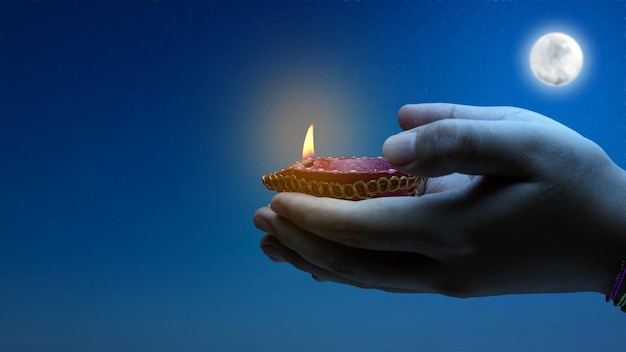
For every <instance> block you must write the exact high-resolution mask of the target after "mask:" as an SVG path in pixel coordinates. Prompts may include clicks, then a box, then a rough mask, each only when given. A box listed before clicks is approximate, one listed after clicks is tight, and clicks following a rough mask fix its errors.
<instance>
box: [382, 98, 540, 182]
mask: <svg viewBox="0 0 626 352" xmlns="http://www.w3.org/2000/svg"><path fill="white" fill-rule="evenodd" d="M470 110H471V109H470ZM432 116H433V115H431V117H429V118H432ZM440 116H441V115H440ZM496 116H498V115H493V116H492V117H493V118H494V119H495V118H496ZM541 135H542V131H541V130H540V128H539V127H537V126H535V125H532V124H529V123H527V122H523V121H471V120H465V119H443V120H436V121H434V122H431V123H428V124H426V125H423V126H420V127H417V128H415V129H413V130H410V131H406V132H402V133H399V134H397V135H394V136H391V137H389V138H388V139H387V140H386V141H385V144H384V145H383V155H384V156H385V158H387V160H389V162H390V163H391V164H392V165H393V166H394V167H396V168H398V169H400V170H401V171H403V172H407V173H410V174H414V175H421V176H428V177H435V176H443V175H448V174H451V173H454V172H460V173H464V174H470V175H479V174H480V175H499V176H511V177H518V178H523V177H528V176H529V175H530V174H531V173H532V171H533V169H532V166H533V165H532V163H531V162H532V159H533V155H535V153H534V152H535V151H536V149H537V147H538V146H540V145H541V143H543V141H541V140H540V139H541Z"/></svg>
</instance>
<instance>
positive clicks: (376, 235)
mask: <svg viewBox="0 0 626 352" xmlns="http://www.w3.org/2000/svg"><path fill="white" fill-rule="evenodd" d="M399 122H400V125H401V127H402V128H403V129H404V130H405V131H404V132H401V133H399V134H397V135H395V136H392V137H390V138H389V139H388V140H387V141H386V142H385V145H384V146H383V154H384V156H385V157H386V158H387V159H388V160H389V161H390V163H391V164H392V165H394V166H395V167H397V168H398V169H400V170H402V171H404V172H407V173H410V174H415V175H420V176H426V177H429V178H430V179H429V183H428V186H427V188H426V193H425V194H424V195H423V196H420V197H389V198H375V199H368V200H364V201H357V202H355V201H345V200H337V199H331V198H318V197H313V196H309V195H305V194H297V193H280V194H278V195H276V196H275V197H274V199H273V200H272V203H271V204H270V206H268V207H263V208H260V209H258V210H257V211H256V213H255V214H254V222H255V225H256V226H257V227H258V228H259V229H261V230H263V231H266V232H268V235H266V236H265V237H264V238H263V239H262V240H261V247H262V248H263V250H264V251H265V253H266V254H267V255H268V256H270V258H273V259H274V260H275V261H288V262H290V263H291V264H292V265H294V266H295V267H297V268H299V269H301V270H303V271H306V272H309V273H311V274H312V275H313V276H314V278H316V279H317V280H319V281H334V282H339V283H345V284H350V285H354V286H357V287H365V288H378V289H382V290H385V291H392V292H431V293H442V294H445V295H449V296H456V297H470V296H486V295H499V294H509V293H535V292H576V291H595V292H602V293H606V291H607V290H608V289H610V286H611V284H612V280H613V279H614V277H615V272H616V270H617V267H616V266H617V265H618V264H619V262H620V260H621V259H622V257H623V256H624V255H626V231H625V230H626V215H624V209H626V175H625V172H624V170H622V169H621V168H619V167H618V166H617V165H615V164H614V163H613V162H612V161H611V160H610V159H609V157H608V156H607V155H606V153H604V151H603V150H602V149H601V148H600V147H599V146H597V145H596V144H595V143H593V142H592V141H590V140H588V139H586V138H584V137H582V136H581V135H579V134H578V133H576V132H574V131H572V130H571V129H569V128H567V127H565V126H563V125H561V124H559V123H557V122H556V121H554V120H551V119H549V118H547V117H545V116H542V115H539V114H537V113H534V112H531V111H527V110H523V109H519V108H512V107H473V106H462V105H453V104H418V105H407V106H404V107H403V108H402V109H401V110H400V112H399Z"/></svg>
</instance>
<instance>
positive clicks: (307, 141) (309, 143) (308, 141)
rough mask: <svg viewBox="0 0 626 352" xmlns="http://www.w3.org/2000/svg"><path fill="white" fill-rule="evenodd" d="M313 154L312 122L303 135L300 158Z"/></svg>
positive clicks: (309, 156) (310, 156)
mask: <svg viewBox="0 0 626 352" xmlns="http://www.w3.org/2000/svg"><path fill="white" fill-rule="evenodd" d="M314 155H315V142H313V124H311V126H309V129H308V130H307V131H306V137H304V145H303V146H302V160H304V159H307V158H312V157H313V156H314Z"/></svg>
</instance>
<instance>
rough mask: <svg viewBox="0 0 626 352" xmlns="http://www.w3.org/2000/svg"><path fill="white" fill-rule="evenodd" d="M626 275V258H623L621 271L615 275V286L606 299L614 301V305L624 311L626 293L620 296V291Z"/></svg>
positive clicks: (625, 307)
mask: <svg viewBox="0 0 626 352" xmlns="http://www.w3.org/2000/svg"><path fill="white" fill-rule="evenodd" d="M625 277H626V258H624V259H623V260H622V263H621V264H620V267H619V271H618V273H617V276H616V277H615V283H614V284H613V287H612V288H611V290H610V291H609V293H607V295H606V297H605V300H606V301H607V302H610V301H613V305H614V306H616V307H620V308H621V310H622V311H623V312H626V293H624V294H622V296H621V297H619V298H618V295H619V292H620V290H621V288H622V284H623V283H624V278H625Z"/></svg>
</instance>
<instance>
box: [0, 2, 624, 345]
mask: <svg viewBox="0 0 626 352" xmlns="http://www.w3.org/2000/svg"><path fill="white" fill-rule="evenodd" d="M551 31H560V32H565V33H568V34H569V35H571V36H572V37H574V38H575V39H576V40H578V42H579V44H580V46H581V47H582V50H583V53H584V59H585V62H584V66H583V69H582V72H581V74H580V76H579V77H578V78H577V79H576V80H575V81H574V82H572V83H571V84H569V85H566V86H563V87H556V88H555V87H549V86H547V85H544V84H542V83H540V82H539V81H537V80H536V79H535V77H534V76H533V75H532V73H531V71H530V69H529V65H528V53H529V51H530V48H531V46H532V44H533V42H534V41H535V40H536V39H537V38H539V37H540V36H541V35H543V34H545V33H547V32H551ZM418 102H456V103H463V104H472V105H514V106H520V107H523V108H527V109H531V110H534V111H537V112H540V113H542V114H544V115H547V116H550V117H552V118H554V119H556V120H558V121H560V122H562V123H564V124H565V125H567V126H569V127H571V128H573V129H575V130H577V131H578V132H580V133H581V134H583V135H584V136H586V137H588V138H590V139H592V140H594V141H595V142H597V143H598V144H599V145H600V146H602V147H603V148H604V149H605V150H606V151H607V153H608V154H609V155H610V156H611V158H612V159H613V160H614V161H615V162H616V163H617V164H618V165H620V166H621V167H623V168H624V167H626V2H624V1H578V2H565V1H484V2H478V1H463V2H460V1H366V0H361V1H354V0H346V1H343V0H342V1H318V0H312V1H302V0H291V1H260V0H258V1H174V0H171V1H164V0H159V1H60V0H59V1H52V0H50V1H46V0H43V1H8V0H0V351H2V352H4V351H7V352H13V351H15V352H19V351H339V350H342V351H382V350H388V351H417V350H421V351H470V350H480V351H508V352H514V351H529V350H531V351H591V350H594V351H595V350H608V349H609V348H610V349H613V350H620V349H623V348H624V346H625V343H626V342H624V339H623V336H624V334H623V333H624V331H625V328H626V315H624V314H623V313H621V312H619V310H617V309H616V308H614V307H612V306H611V305H609V304H607V303H604V297H603V296H602V295H600V294H597V293H580V294H565V295H509V296H502V297H490V298H472V299H455V298H448V297H444V296H438V295H402V294H389V293H384V292H380V291H374V290H362V289H358V288H354V287H349V286H341V285H337V284H332V283H317V282H315V281H314V280H313V279H311V277H310V275H308V274H306V273H303V272H300V271H298V270H296V269H294V268H292V267H291V266H289V265H287V264H275V263H272V262H271V261H270V260H269V259H268V258H266V257H265V256H264V255H263V253H262V252H261V250H260V249H259V239H260V237H261V236H262V235H263V233H261V232H260V231H258V230H257V229H255V228H254V226H253V224H252V214H253V212H254V210H255V209H256V208H258V207H260V206H263V205H266V204H268V203H269V201H270V200H271V197H272V196H273V193H272V192H271V191H269V190H267V189H265V187H264V186H263V185H262V183H261V176H262V175H263V174H264V173H268V172H273V171H275V170H277V169H279V168H281V167H284V166H286V165H287V164H290V163H291V162H293V161H295V160H297V159H298V158H300V153H301V147H302V141H303V139H304V134H305V132H306V128H307V127H308V125H309V124H311V123H314V124H315V134H316V135H315V139H316V144H317V145H316V152H317V155H319V156H324V155H380V153H381V146H382V143H383V141H384V140H385V139H386V138H387V137H388V136H389V135H391V134H394V133H397V132H398V131H399V130H400V129H399V127H398V125H397V122H396V118H397V111H398V109H399V108H400V107H401V106H402V105H403V104H406V103H418ZM581 186H582V187H593V180H588V184H585V185H581ZM451 221H454V219H451ZM494 265H495V264H494Z"/></svg>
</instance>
